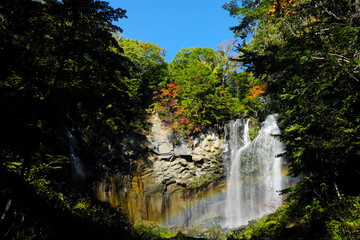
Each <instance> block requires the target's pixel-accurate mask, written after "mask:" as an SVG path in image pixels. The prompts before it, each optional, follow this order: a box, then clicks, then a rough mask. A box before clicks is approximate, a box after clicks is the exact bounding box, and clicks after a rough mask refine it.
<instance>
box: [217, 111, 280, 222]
mask: <svg viewBox="0 0 360 240" xmlns="http://www.w3.org/2000/svg"><path fill="white" fill-rule="evenodd" d="M279 133H280V130H279V128H278V126H277V124H276V119H275V115H270V116H268V117H267V118H266V119H265V121H264V122H263V123H262V126H261V129H260V131H259V133H258V135H257V137H256V138H255V139H254V140H253V141H250V135H249V119H246V120H236V121H234V122H230V123H229V124H228V125H227V126H226V139H227V145H228V152H229V153H228V154H229V160H228V169H227V196H226V200H225V210H224V214H225V216H224V217H225V220H224V222H223V223H222V225H223V226H224V227H229V228H235V227H239V226H242V225H246V224H247V223H248V222H249V221H251V220H254V219H258V218H260V217H262V216H263V215H265V214H268V213H271V212H273V211H274V210H276V208H278V207H279V206H280V204H281V202H282V198H281V196H279V194H278V192H277V191H279V190H281V189H283V188H284V187H285V186H284V184H285V181H286V178H284V179H283V177H282V175H281V171H282V164H283V163H282V162H283V161H282V158H281V157H278V155H279V154H281V153H282V152H283V151H284V146H283V144H282V143H281V142H280V141H279V140H278V139H277V138H276V137H274V135H278V134H279Z"/></svg>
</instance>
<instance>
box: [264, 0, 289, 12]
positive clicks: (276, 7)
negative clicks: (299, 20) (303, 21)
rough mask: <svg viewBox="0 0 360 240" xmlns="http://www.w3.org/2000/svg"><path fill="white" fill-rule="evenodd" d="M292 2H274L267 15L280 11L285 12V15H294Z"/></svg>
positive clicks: (277, 0) (281, 0) (286, 0)
mask: <svg viewBox="0 0 360 240" xmlns="http://www.w3.org/2000/svg"><path fill="white" fill-rule="evenodd" d="M293 8H294V0H276V1H275V2H274V3H273V5H272V6H271V7H270V9H269V11H268V13H267V14H268V15H272V14H275V13H279V12H280V11H285V13H286V14H288V15H292V14H294V11H293Z"/></svg>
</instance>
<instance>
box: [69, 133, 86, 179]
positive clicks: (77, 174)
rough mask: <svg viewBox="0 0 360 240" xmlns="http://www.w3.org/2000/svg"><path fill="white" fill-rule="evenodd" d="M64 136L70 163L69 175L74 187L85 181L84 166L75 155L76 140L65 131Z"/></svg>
mask: <svg viewBox="0 0 360 240" xmlns="http://www.w3.org/2000/svg"><path fill="white" fill-rule="evenodd" d="M66 135H67V137H68V139H69V149H70V151H69V155H70V161H71V174H72V179H73V182H74V185H77V184H78V183H80V182H81V181H83V180H84V179H85V171H84V165H83V163H82V162H81V160H80V158H79V157H78V155H77V153H76V148H77V147H76V140H75V137H74V136H73V135H72V133H71V132H70V131H69V130H67V131H66Z"/></svg>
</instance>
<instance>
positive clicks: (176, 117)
mask: <svg viewBox="0 0 360 240" xmlns="http://www.w3.org/2000/svg"><path fill="white" fill-rule="evenodd" d="M179 90H180V86H179V85H178V84H176V83H168V84H167V86H166V87H165V88H161V89H160V91H159V92H156V96H155V98H157V99H156V100H157V103H158V107H157V112H158V113H159V115H160V117H161V119H162V125H163V126H164V127H167V128H173V129H176V130H177V131H179V132H184V131H192V130H193V129H192V128H193V127H192V124H190V122H189V120H188V117H187V115H186V110H185V109H184V108H182V107H181V105H180V102H179Z"/></svg>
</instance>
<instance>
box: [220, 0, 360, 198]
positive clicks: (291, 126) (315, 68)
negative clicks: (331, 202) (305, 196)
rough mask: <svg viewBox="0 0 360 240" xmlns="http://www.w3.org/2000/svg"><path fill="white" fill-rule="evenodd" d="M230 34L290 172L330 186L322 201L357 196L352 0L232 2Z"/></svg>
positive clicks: (355, 28) (355, 51) (356, 91)
mask: <svg viewBox="0 0 360 240" xmlns="http://www.w3.org/2000/svg"><path fill="white" fill-rule="evenodd" d="M225 8H226V9H228V10H229V11H230V14H232V15H233V16H239V17H240V19H241V20H242V21H241V23H240V25H239V26H236V27H234V28H233V30H234V31H235V33H236V34H237V35H238V36H240V37H243V38H246V37H247V36H248V35H249V34H253V35H252V36H253V38H252V40H251V41H250V42H248V43H246V42H245V43H243V44H242V46H241V47H240V48H239V51H240V59H241V60H242V61H243V63H244V64H245V66H246V67H247V69H248V71H252V72H254V73H255V74H256V76H259V77H261V78H266V79H267V85H268V92H269V94H270V96H271V98H272V106H273V109H274V111H278V112H281V114H280V117H279V120H280V124H281V127H282V129H283V134H282V139H283V141H284V142H285V143H286V145H287V155H288V157H289V160H288V162H289V164H290V167H291V172H292V173H293V174H295V175H298V174H304V175H305V176H312V178H313V179H314V183H316V184H314V192H318V191H319V188H320V185H321V183H325V184H326V185H328V186H330V187H329V189H328V191H327V194H328V195H327V196H341V194H354V193H358V191H357V190H355V189H353V188H351V187H349V186H351V185H352V184H354V183H355V182H356V181H357V180H358V179H359V172H357V171H356V170H354V169H353V167H352V166H354V164H355V159H358V157H359V154H360V152H359V138H358V133H359V119H360V118H359V108H358V107H357V105H358V102H359V84H358V82H359V72H358V67H359V64H360V62H359V58H358V52H359V48H358V44H357V43H359V24H360V22H359V20H360V19H359V11H358V4H357V3H356V2H354V1H336V2H335V1H302V0H298V1H275V2H273V1H245V2H244V5H243V7H241V8H240V7H239V5H238V4H237V1H231V2H230V3H229V4H227V5H226V6H225Z"/></svg>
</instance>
